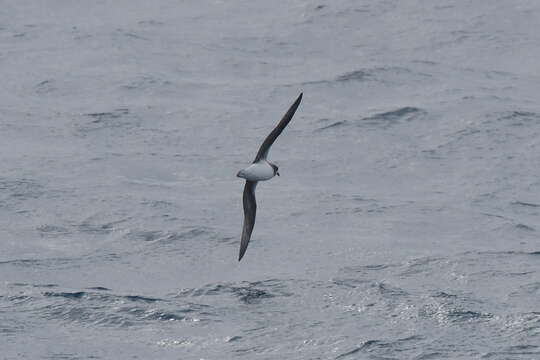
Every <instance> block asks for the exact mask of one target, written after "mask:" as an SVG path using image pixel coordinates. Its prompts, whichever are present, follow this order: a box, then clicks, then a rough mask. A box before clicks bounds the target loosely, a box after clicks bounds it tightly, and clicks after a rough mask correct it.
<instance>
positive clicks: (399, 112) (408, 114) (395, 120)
mask: <svg viewBox="0 0 540 360" xmlns="http://www.w3.org/2000/svg"><path fill="white" fill-rule="evenodd" d="M425 114H426V111H424V110H422V109H420V108H417V107H412V106H405V107H402V108H399V109H396V110H392V111H386V112H382V113H378V114H375V115H373V116H369V117H366V118H363V119H362V120H360V122H359V124H360V125H367V126H375V127H378V128H382V129H387V128H389V127H391V126H393V125H396V124H399V123H401V122H410V121H413V120H415V119H418V118H420V117H422V116H424V115H425Z"/></svg>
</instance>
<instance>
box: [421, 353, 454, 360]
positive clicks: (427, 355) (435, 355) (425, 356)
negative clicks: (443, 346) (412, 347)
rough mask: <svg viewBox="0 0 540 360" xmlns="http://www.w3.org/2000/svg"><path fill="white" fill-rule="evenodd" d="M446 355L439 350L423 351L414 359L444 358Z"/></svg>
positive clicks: (432, 359) (431, 359)
mask: <svg viewBox="0 0 540 360" xmlns="http://www.w3.org/2000/svg"><path fill="white" fill-rule="evenodd" d="M444 358H446V356H444V355H443V353H440V352H436V351H435V352H423V353H422V354H420V355H418V356H416V357H415V358H414V360H435V359H444Z"/></svg>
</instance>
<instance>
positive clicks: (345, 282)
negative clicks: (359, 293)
mask: <svg viewBox="0 0 540 360" xmlns="http://www.w3.org/2000/svg"><path fill="white" fill-rule="evenodd" d="M330 282H331V283H332V284H333V285H336V286H339V287H345V288H350V289H356V288H359V287H365V285H366V284H369V283H371V281H369V280H366V279H358V278H334V279H332V280H330Z"/></svg>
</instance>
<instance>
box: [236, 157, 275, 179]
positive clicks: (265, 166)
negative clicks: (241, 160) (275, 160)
mask: <svg viewBox="0 0 540 360" xmlns="http://www.w3.org/2000/svg"><path fill="white" fill-rule="evenodd" d="M238 177H241V178H244V179H246V180H249V181H263V180H268V179H271V178H273V177H274V169H273V168H272V166H270V164H269V163H267V162H266V161H264V160H261V161H259V162H256V163H254V164H251V165H250V166H248V167H247V168H245V169H243V170H240V171H239V172H238Z"/></svg>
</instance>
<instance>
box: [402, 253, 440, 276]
mask: <svg viewBox="0 0 540 360" xmlns="http://www.w3.org/2000/svg"><path fill="white" fill-rule="evenodd" d="M441 261H444V259H443V258H439V257H429V256H428V257H423V258H418V259H412V260H410V261H408V262H407V263H405V264H404V266H405V270H404V271H402V272H401V274H400V275H401V276H411V275H417V274H420V273H429V272H431V271H432V270H433V266H435V264H438V263H440V262H441Z"/></svg>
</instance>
